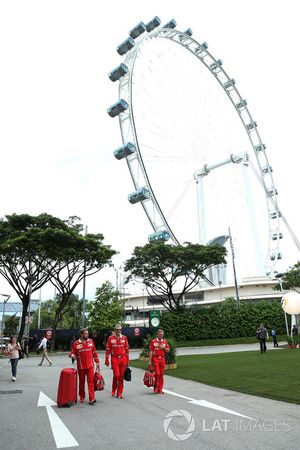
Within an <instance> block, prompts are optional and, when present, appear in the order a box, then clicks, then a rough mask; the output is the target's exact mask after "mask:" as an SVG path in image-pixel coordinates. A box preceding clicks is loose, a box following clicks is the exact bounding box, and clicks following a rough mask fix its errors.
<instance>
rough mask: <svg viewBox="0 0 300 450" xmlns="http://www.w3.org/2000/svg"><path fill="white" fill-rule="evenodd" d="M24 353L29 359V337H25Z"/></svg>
mask: <svg viewBox="0 0 300 450" xmlns="http://www.w3.org/2000/svg"><path fill="white" fill-rule="evenodd" d="M23 352H24V354H25V355H26V356H27V358H29V338H28V336H26V335H24V336H23Z"/></svg>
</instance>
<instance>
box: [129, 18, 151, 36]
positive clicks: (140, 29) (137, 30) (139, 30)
mask: <svg viewBox="0 0 300 450" xmlns="http://www.w3.org/2000/svg"><path fill="white" fill-rule="evenodd" d="M146 30H147V28H146V25H145V24H144V22H140V23H138V24H137V25H136V26H135V27H134V28H132V30H130V31H129V36H130V37H131V38H132V39H136V38H137V37H139V36H140V35H141V34H143V33H144V32H145V31H146Z"/></svg>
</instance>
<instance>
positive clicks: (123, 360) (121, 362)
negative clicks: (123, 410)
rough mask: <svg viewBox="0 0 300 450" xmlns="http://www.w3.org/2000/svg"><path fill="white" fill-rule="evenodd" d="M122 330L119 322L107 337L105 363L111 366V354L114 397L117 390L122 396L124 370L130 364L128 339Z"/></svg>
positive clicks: (119, 395)
mask: <svg viewBox="0 0 300 450" xmlns="http://www.w3.org/2000/svg"><path fill="white" fill-rule="evenodd" d="M121 331H122V327H121V325H120V324H119V323H118V324H117V325H116V326H115V329H114V332H113V334H112V335H111V336H109V338H108V339H107V343H106V358H105V365H106V366H109V355H111V366H112V369H113V373H114V376H113V382H112V390H111V395H112V396H113V397H114V396H115V393H116V391H117V398H122V393H123V386H124V370H125V369H126V366H128V364H129V347H128V340H127V337H126V336H123V335H122V334H121Z"/></svg>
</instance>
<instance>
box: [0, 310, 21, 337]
mask: <svg viewBox="0 0 300 450" xmlns="http://www.w3.org/2000/svg"><path fill="white" fill-rule="evenodd" d="M18 326H19V318H18V317H17V314H14V315H13V316H9V317H6V319H5V320H4V330H3V334H4V335H5V336H12V335H13V334H15V333H16V332H17V329H18Z"/></svg>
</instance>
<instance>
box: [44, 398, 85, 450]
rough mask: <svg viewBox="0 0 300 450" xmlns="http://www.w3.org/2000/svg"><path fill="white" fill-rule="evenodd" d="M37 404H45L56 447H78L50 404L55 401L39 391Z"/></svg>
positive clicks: (52, 404)
mask: <svg viewBox="0 0 300 450" xmlns="http://www.w3.org/2000/svg"><path fill="white" fill-rule="evenodd" d="M37 406H45V407H46V411H47V414H48V418H49V422H50V426H51V430H52V433H53V437H54V440H55V443H56V448H67V447H78V446H79V444H78V442H77V441H76V439H75V438H74V436H73V435H72V434H71V432H70V431H69V430H68V428H67V427H66V425H65V424H64V423H63V421H62V420H61V419H60V418H59V417H58V415H57V414H56V412H55V411H53V409H52V406H56V403H55V402H54V401H53V400H51V398H49V397H47V395H45V394H44V393H43V392H42V391H40V395H39V399H38V403H37Z"/></svg>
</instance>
